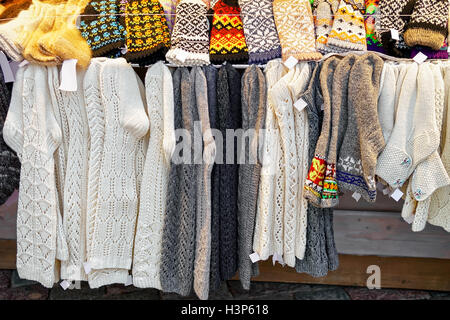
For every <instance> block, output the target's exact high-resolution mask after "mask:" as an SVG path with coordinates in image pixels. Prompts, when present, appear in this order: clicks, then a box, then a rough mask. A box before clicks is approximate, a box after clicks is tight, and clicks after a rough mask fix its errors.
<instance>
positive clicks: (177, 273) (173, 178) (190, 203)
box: [160, 68, 199, 296]
mask: <svg viewBox="0 0 450 320" xmlns="http://www.w3.org/2000/svg"><path fill="white" fill-rule="evenodd" d="M193 75H194V73H193V72H192V73H191V72H189V70H188V69H187V68H179V69H177V70H176V71H175V73H174V75H173V81H174V105H175V109H174V114H175V117H174V120H175V122H174V123H175V130H176V129H185V130H186V133H187V135H185V137H180V138H181V139H190V141H194V122H195V121H198V119H199V118H198V112H197V109H196V108H195V87H194V85H195V79H194V78H193ZM180 138H178V140H177V142H181V139H180ZM178 145H179V144H178ZM178 145H177V148H176V149H175V153H174V157H173V158H172V166H171V168H170V173H169V186H168V193H167V204H166V214H165V217H164V229H163V239H162V253H161V254H162V257H161V270H160V277H161V286H162V288H163V290H164V291H165V292H175V293H178V294H180V295H184V296H187V295H189V294H190V293H191V291H192V286H193V281H194V262H195V244H196V231H195V230H196V202H197V184H196V183H195V181H197V168H196V165H195V164H193V162H192V154H193V151H194V149H193V148H194V144H192V143H191V144H190V145H188V146H187V147H185V148H183V144H181V148H180V147H178ZM185 149H186V150H185ZM175 156H177V158H175ZM178 157H181V158H178ZM193 181H194V183H193Z"/></svg>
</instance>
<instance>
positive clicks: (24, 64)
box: [19, 60, 29, 68]
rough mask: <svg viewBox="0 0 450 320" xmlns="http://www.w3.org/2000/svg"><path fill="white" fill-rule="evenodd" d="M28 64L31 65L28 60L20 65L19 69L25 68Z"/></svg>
mask: <svg viewBox="0 0 450 320" xmlns="http://www.w3.org/2000/svg"><path fill="white" fill-rule="evenodd" d="M27 64H29V62H28V60H23V61H22V62H21V63H19V67H20V68H22V67H25V66H26V65H27Z"/></svg>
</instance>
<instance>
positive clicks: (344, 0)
mask: <svg viewBox="0 0 450 320" xmlns="http://www.w3.org/2000/svg"><path fill="white" fill-rule="evenodd" d="M364 14H365V7H364V0H341V2H340V4H339V9H338V11H337V13H336V16H335V18H334V22H333V27H332V28H331V32H330V35H329V36H328V41H327V45H328V46H329V47H330V48H332V51H336V52H342V51H349V50H357V51H365V50H367V43H366V30H365V26H364Z"/></svg>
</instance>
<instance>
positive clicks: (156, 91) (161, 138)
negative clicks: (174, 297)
mask: <svg viewBox="0 0 450 320" xmlns="http://www.w3.org/2000/svg"><path fill="white" fill-rule="evenodd" d="M145 89H146V93H147V94H146V97H147V106H148V115H149V119H150V140H149V144H148V146H149V148H148V150H147V157H146V160H145V165H144V173H143V177H142V186H141V193H140V204H139V206H140V207H139V216H138V220H137V228H136V237H135V244H134V256H133V285H134V286H136V287H139V288H156V289H158V290H161V289H162V287H161V281H160V268H161V250H162V232H163V223H164V214H165V212H166V199H167V186H168V182H169V172H170V159H171V157H172V149H171V148H169V150H167V149H165V148H164V142H165V141H167V139H168V138H169V139H172V138H173V139H174V140H175V129H174V120H173V119H174V114H173V112H174V107H173V105H174V101H173V83H172V74H171V73H170V71H169V69H168V68H167V67H166V66H165V65H164V63H163V62H158V63H156V64H154V65H153V66H151V67H150V68H149V69H148V71H147V74H146V77H145ZM173 145H175V141H173Z"/></svg>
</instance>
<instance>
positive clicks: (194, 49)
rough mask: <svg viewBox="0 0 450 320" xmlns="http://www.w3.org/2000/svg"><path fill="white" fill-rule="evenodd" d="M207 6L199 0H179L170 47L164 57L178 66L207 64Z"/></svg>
mask: <svg viewBox="0 0 450 320" xmlns="http://www.w3.org/2000/svg"><path fill="white" fill-rule="evenodd" d="M207 11H208V7H207V6H206V5H205V3H204V2H203V1H201V0H181V1H180V3H179V4H178V6H177V15H176V20H175V26H174V28H173V33H172V39H171V48H170V50H169V52H167V54H166V59H167V60H168V61H169V62H171V63H174V64H176V65H179V66H194V65H206V64H209V63H210V61H209V21H208V18H207V16H206V13H207Z"/></svg>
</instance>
